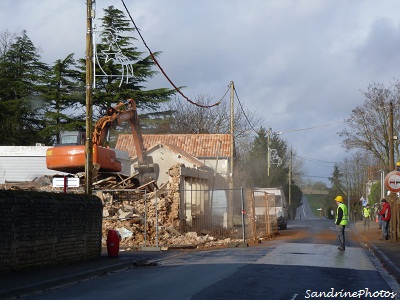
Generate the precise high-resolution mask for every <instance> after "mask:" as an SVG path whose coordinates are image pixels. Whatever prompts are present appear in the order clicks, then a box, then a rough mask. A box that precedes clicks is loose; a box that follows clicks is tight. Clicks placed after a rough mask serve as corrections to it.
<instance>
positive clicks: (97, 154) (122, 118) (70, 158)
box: [46, 99, 154, 175]
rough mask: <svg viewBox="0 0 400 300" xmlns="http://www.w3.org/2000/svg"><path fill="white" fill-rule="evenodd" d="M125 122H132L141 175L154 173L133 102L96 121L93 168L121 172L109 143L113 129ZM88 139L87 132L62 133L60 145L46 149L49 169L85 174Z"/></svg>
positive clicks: (110, 111) (130, 123)
mask: <svg viewBox="0 0 400 300" xmlns="http://www.w3.org/2000/svg"><path fill="white" fill-rule="evenodd" d="M126 121H127V122H129V125H130V127H131V130H132V135H133V141H134V144H135V148H136V153H137V158H138V162H139V169H138V172H139V173H140V172H141V171H142V173H146V174H151V173H153V172H154V167H153V165H152V162H151V161H150V159H149V158H148V157H147V155H146V149H145V148H144V146H143V138H142V133H141V130H140V126H139V118H138V114H137V110H136V102H135V101H134V100H132V99H129V100H128V101H126V102H120V103H118V104H117V105H116V106H114V107H110V108H108V109H107V112H106V115H105V116H104V117H102V118H100V119H99V120H98V121H97V122H96V124H95V126H94V131H93V137H92V141H93V165H94V166H96V167H97V169H98V172H121V170H122V166H121V162H120V161H118V159H117V157H116V153H115V151H114V150H113V149H110V148H109V147H108V141H107V140H108V135H109V130H110V128H115V127H116V126H117V125H121V124H122V123H123V122H126ZM85 140H86V136H85V133H84V132H80V131H71V132H63V133H62V134H61V143H60V144H57V145H55V146H54V147H52V148H49V149H47V152H46V165H47V168H48V169H51V170H56V171H61V172H66V173H70V174H71V173H79V172H83V171H84V170H85V162H86V146H85ZM141 175H142V174H141Z"/></svg>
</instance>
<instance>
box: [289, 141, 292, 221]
mask: <svg viewBox="0 0 400 300" xmlns="http://www.w3.org/2000/svg"><path fill="white" fill-rule="evenodd" d="M291 215H292V147H290V159H289V218H292V216H291Z"/></svg>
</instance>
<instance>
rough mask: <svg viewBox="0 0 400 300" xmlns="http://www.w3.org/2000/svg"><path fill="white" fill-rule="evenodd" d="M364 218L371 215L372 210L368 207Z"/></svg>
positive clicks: (365, 208) (365, 209)
mask: <svg viewBox="0 0 400 300" xmlns="http://www.w3.org/2000/svg"><path fill="white" fill-rule="evenodd" d="M363 215H364V217H366V218H368V217H369V216H370V215H371V210H370V209H369V208H367V207H364V213H363Z"/></svg>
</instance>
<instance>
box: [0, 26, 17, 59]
mask: <svg viewBox="0 0 400 300" xmlns="http://www.w3.org/2000/svg"><path fill="white" fill-rule="evenodd" d="M15 37H16V36H15V34H12V33H11V32H10V31H8V30H6V31H2V32H0V59H1V58H3V59H5V56H6V53H7V51H8V50H9V49H10V47H11V45H12V44H13V43H14V40H15Z"/></svg>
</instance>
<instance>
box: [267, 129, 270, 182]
mask: <svg viewBox="0 0 400 300" xmlns="http://www.w3.org/2000/svg"><path fill="white" fill-rule="evenodd" d="M267 146H268V153H267V168H268V172H267V175H268V183H269V169H270V167H271V127H268V131H267Z"/></svg>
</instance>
